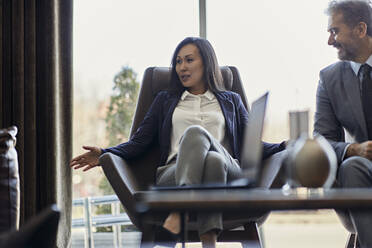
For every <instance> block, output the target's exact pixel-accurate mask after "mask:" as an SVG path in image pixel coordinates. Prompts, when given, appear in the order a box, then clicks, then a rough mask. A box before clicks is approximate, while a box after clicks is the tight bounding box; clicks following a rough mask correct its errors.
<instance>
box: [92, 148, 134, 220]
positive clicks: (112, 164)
mask: <svg viewBox="0 0 372 248" xmlns="http://www.w3.org/2000/svg"><path fill="white" fill-rule="evenodd" d="M99 163H100V165H101V166H102V169H103V172H104V173H105V176H106V177H107V179H108V181H109V182H110V184H111V186H112V188H113V189H114V191H115V193H116V195H117V196H118V198H119V200H120V202H121V204H122V205H123V206H124V208H125V210H126V211H127V214H128V216H129V218H130V219H131V221H132V222H133V224H135V225H136V226H137V227H139V225H140V223H137V222H138V221H137V220H138V218H137V213H136V210H135V205H136V199H135V197H134V195H135V193H136V192H138V191H140V190H141V189H140V185H139V183H138V182H137V179H136V177H135V175H134V173H133V171H132V168H131V166H130V165H129V164H128V163H127V161H125V160H124V159H122V158H121V157H119V156H117V155H114V154H112V153H104V154H102V155H101V156H100V158H99Z"/></svg>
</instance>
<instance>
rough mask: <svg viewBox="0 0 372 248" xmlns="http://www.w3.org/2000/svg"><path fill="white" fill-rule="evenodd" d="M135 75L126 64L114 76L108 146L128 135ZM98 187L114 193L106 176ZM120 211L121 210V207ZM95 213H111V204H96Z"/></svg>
mask: <svg viewBox="0 0 372 248" xmlns="http://www.w3.org/2000/svg"><path fill="white" fill-rule="evenodd" d="M136 77H137V74H136V73H135V72H134V71H133V70H132V69H131V68H130V67H128V66H125V67H122V69H121V71H120V72H119V73H118V74H116V75H115V77H114V87H113V92H112V95H111V97H110V105H109V108H108V111H107V114H106V118H105V121H106V133H107V134H108V137H107V138H108V140H109V146H115V145H117V144H120V143H123V142H125V141H126V140H127V139H128V137H129V132H130V126H131V123H132V118H133V114H134V111H135V107H136V102H137V97H138V91H139V83H138V82H137V81H136ZM99 188H100V190H102V192H103V194H104V195H112V194H115V193H114V190H113V189H112V187H111V185H110V183H109V182H108V181H107V179H106V177H103V178H102V179H101V181H100V183H99ZM121 212H123V209H122V208H121ZM96 214H111V205H102V206H97V208H96ZM122 229H123V227H122ZM97 231H98V232H111V231H112V227H111V226H110V227H97Z"/></svg>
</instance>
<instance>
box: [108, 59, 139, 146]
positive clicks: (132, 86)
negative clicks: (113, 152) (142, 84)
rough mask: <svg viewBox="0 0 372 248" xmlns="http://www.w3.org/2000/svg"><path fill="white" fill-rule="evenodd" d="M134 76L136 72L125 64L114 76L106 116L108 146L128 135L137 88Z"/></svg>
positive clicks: (117, 142)
mask: <svg viewBox="0 0 372 248" xmlns="http://www.w3.org/2000/svg"><path fill="white" fill-rule="evenodd" d="M136 77H137V74H136V73H135V72H134V71H133V70H132V69H131V68H130V67H128V66H125V67H123V68H122V69H121V71H120V72H119V73H118V74H116V76H115V78H114V87H113V93H112V95H111V97H110V106H109V108H108V112H107V116H106V123H107V126H106V131H107V134H108V140H109V146H114V145H117V144H119V143H122V142H123V141H125V140H127V139H128V137H129V132H130V126H131V123H132V117H133V114H134V110H135V107H136V102H137V97H138V90H139V83H138V82H137V80H136Z"/></svg>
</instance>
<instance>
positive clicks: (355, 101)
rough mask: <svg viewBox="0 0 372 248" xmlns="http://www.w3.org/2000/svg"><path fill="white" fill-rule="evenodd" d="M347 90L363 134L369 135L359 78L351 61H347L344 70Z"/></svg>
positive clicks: (343, 78) (343, 75)
mask: <svg viewBox="0 0 372 248" xmlns="http://www.w3.org/2000/svg"><path fill="white" fill-rule="evenodd" d="M341 81H342V82H343V84H344V88H345V92H346V95H347V97H348V99H347V100H348V102H349V103H350V105H351V108H352V112H353V114H354V117H355V119H356V120H357V122H358V124H359V126H360V127H361V130H362V132H363V135H365V136H367V126H366V121H365V119H364V114H363V106H362V101H361V97H360V89H359V79H358V77H357V76H356V75H355V73H354V71H353V70H352V68H351V66H350V64H349V63H345V67H344V70H342V80H341Z"/></svg>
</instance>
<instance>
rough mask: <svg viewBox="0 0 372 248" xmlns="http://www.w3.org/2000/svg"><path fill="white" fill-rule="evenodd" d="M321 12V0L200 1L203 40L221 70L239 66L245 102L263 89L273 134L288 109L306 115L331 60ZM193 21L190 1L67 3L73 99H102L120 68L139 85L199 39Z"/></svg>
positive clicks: (332, 55)
mask: <svg viewBox="0 0 372 248" xmlns="http://www.w3.org/2000/svg"><path fill="white" fill-rule="evenodd" d="M326 7H327V1H324V0H312V1H308V0H282V1H277V0H260V1H247V0H229V1H227V0H213V1H212V0H207V39H208V40H209V41H210V42H211V43H212V45H213V47H214V48H215V50H216V54H217V58H218V60H219V63H220V65H233V66H236V67H237V68H238V69H239V71H240V75H241V78H242V81H243V84H244V88H245V91H246V94H247V97H248V101H249V102H250V103H251V102H252V101H253V100H254V99H255V98H257V97H259V96H260V95H261V94H262V93H264V92H265V91H266V90H269V91H270V99H269V105H268V111H267V119H266V122H267V123H268V124H269V126H270V127H272V130H274V129H275V127H277V128H278V130H279V131H277V132H276V133H278V132H280V130H282V129H281V127H282V126H285V125H287V123H288V112H289V111H296V110H309V111H310V113H311V115H313V111H314V109H315V94H316V87H317V83H318V75H319V71H320V70H321V69H322V68H324V67H325V66H327V65H329V64H331V63H334V62H336V61H337V56H336V55H337V54H336V50H335V49H334V48H332V47H329V46H328V45H327V39H328V33H327V20H328V17H327V16H326V15H325V14H324V9H325V8H326ZM198 18H199V12H198V1H197V0H188V1H185V0H158V1H153V0H136V1H134V0H131V1H130V0H105V1H102V0H76V1H74V48H73V49H74V85H75V89H74V90H75V96H78V97H85V98H95V99H105V98H107V97H108V96H109V94H110V93H111V90H112V86H113V81H112V80H113V78H114V76H115V74H116V73H118V72H119V71H120V69H121V67H123V66H130V67H131V68H133V69H134V71H135V72H137V75H138V81H141V79H142V76H143V72H144V71H145V69H146V68H147V67H150V66H169V65H170V61H171V56H172V53H173V51H174V49H175V47H176V46H177V44H178V43H179V42H180V41H181V40H182V39H183V38H185V37H187V36H198V35H199V20H198ZM311 118H312V116H310V119H311ZM278 123H279V124H278ZM285 132H286V133H285V134H280V133H279V134H278V137H277V139H282V138H285V137H287V136H288V135H287V131H285ZM274 139H276V138H274Z"/></svg>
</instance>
